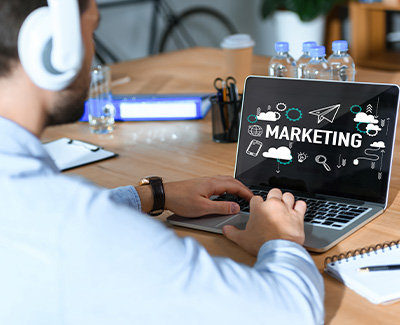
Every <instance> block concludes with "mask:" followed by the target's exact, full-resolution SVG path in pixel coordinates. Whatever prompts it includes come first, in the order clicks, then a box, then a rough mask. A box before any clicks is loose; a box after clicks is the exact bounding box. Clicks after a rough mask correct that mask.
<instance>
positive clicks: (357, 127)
mask: <svg viewBox="0 0 400 325" xmlns="http://www.w3.org/2000/svg"><path fill="white" fill-rule="evenodd" d="M360 124H367V123H363V122H359V123H357V125H356V129H357V131H358V132H360V133H367V131H363V130H361V129H360Z"/></svg>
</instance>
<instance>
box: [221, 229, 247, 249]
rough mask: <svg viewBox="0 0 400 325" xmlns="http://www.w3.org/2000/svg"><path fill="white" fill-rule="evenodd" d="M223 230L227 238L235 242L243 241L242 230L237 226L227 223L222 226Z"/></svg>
mask: <svg viewBox="0 0 400 325" xmlns="http://www.w3.org/2000/svg"><path fill="white" fill-rule="evenodd" d="M222 232H223V234H224V236H225V237H226V238H228V239H229V240H231V241H233V242H234V243H236V244H238V245H240V244H239V242H240V241H241V240H240V239H241V238H240V237H241V232H242V230H239V229H237V228H236V227H235V226H232V225H226V226H224V227H223V228H222Z"/></svg>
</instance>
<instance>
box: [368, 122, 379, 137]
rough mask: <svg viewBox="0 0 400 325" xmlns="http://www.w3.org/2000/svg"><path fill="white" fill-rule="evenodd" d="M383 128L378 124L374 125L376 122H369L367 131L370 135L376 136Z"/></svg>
mask: <svg viewBox="0 0 400 325" xmlns="http://www.w3.org/2000/svg"><path fill="white" fill-rule="evenodd" d="M381 130H382V129H381V128H380V127H379V126H378V125H374V124H367V128H366V130H365V131H366V133H367V135H369V136H370V137H375V136H377V135H378V133H379V131H381Z"/></svg>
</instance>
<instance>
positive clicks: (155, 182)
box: [139, 176, 165, 217]
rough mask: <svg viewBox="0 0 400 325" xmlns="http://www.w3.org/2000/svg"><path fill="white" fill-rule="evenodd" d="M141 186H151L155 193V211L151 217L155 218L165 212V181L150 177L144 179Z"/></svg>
mask: <svg viewBox="0 0 400 325" xmlns="http://www.w3.org/2000/svg"><path fill="white" fill-rule="evenodd" d="M139 185H150V186H151V190H152V192H153V209H152V210H151V211H150V212H149V215H151V216H153V217H155V216H158V215H160V214H161V213H163V212H164V207H165V192H164V185H163V180H162V178H161V177H158V176H148V177H145V178H143V179H142V180H141V181H140V183H139Z"/></svg>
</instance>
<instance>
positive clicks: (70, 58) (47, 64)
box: [18, 0, 84, 91]
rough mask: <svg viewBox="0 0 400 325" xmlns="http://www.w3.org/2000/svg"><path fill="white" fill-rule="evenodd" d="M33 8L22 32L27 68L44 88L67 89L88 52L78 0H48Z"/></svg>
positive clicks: (21, 55) (22, 57)
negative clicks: (84, 43) (85, 48)
mask: <svg viewBox="0 0 400 325" xmlns="http://www.w3.org/2000/svg"><path fill="white" fill-rule="evenodd" d="M47 3H48V5H49V6H48V7H41V8H38V9H36V10H35V11H33V12H32V13H31V14H30V15H29V16H28V17H27V18H26V19H25V21H24V22H23V24H22V26H21V29H20V31H19V35H18V54H19V59H20V61H21V64H22V66H23V68H24V69H25V71H26V73H27V74H28V76H29V77H30V78H31V79H32V81H33V82H34V83H35V84H36V85H38V86H39V87H41V88H44V89H48V90H53V91H58V90H62V89H65V88H66V87H68V85H70V84H71V82H72V81H73V80H74V79H75V77H76V76H77V74H78V73H79V71H80V68H81V66H82V61H83V55H84V47H83V42H82V35H81V27H80V14H79V6H78V0H47Z"/></svg>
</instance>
